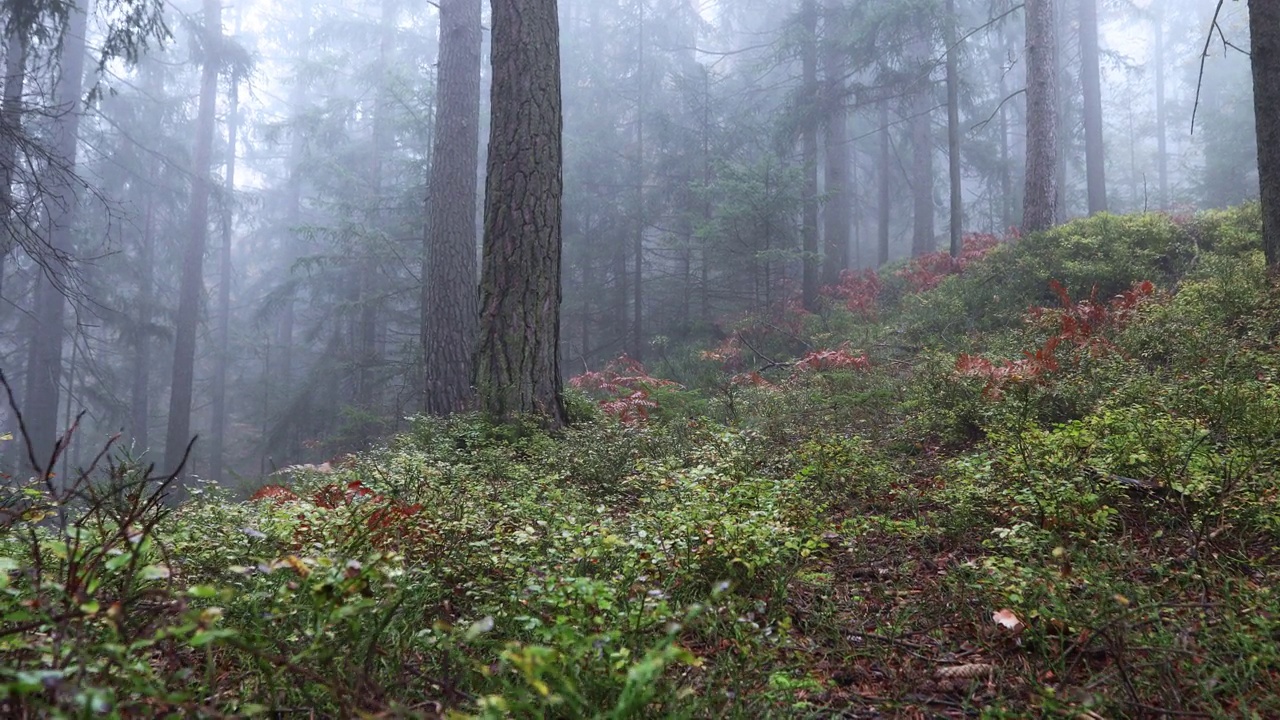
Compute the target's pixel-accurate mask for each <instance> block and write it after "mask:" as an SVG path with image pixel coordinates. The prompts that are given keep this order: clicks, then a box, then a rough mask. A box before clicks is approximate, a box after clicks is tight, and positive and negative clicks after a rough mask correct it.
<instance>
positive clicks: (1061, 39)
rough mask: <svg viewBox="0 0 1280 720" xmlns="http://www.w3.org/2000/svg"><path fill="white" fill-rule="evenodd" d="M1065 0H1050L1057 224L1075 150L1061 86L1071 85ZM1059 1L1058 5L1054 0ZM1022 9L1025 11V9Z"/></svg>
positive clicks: (1064, 207) (1063, 213)
mask: <svg viewBox="0 0 1280 720" xmlns="http://www.w3.org/2000/svg"><path fill="white" fill-rule="evenodd" d="M1065 1H1066V0H1050V2H1053V3H1055V6H1054V9H1055V13H1054V35H1053V67H1054V68H1056V69H1055V70H1054V81H1055V85H1054V98H1055V99H1054V103H1055V105H1054V107H1055V108H1056V110H1055V112H1057V114H1058V117H1057V124H1058V153H1057V164H1056V165H1055V166H1054V173H1055V175H1054V193H1055V195H1056V199H1055V200H1054V216H1053V217H1054V222H1055V223H1056V224H1058V225H1061V224H1062V223H1064V222H1066V221H1067V210H1068V198H1067V190H1068V186H1067V169H1068V168H1067V160H1068V159H1069V158H1070V157H1071V153H1072V152H1073V151H1074V150H1075V146H1074V143H1073V140H1074V137H1073V135H1072V130H1073V128H1074V125H1073V124H1072V117H1071V112H1072V109H1073V108H1072V107H1071V102H1070V100H1069V98H1068V97H1067V93H1066V92H1064V91H1063V88H1066V87H1070V86H1071V77H1070V76H1069V75H1068V74H1067V71H1066V63H1064V62H1063V61H1062V51H1063V48H1064V47H1066V38H1067V17H1066V15H1067V14H1066V13H1065V12H1061V11H1060V10H1059V8H1060V7H1063V6H1065ZM1059 2H1062V3H1063V5H1062V6H1059V5H1057V4H1056V3H1059ZM1024 12H1025V11H1024Z"/></svg>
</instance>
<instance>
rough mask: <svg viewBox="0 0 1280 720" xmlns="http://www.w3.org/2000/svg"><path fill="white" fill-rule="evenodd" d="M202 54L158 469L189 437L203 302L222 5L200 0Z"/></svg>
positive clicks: (172, 464)
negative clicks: (165, 423)
mask: <svg viewBox="0 0 1280 720" xmlns="http://www.w3.org/2000/svg"><path fill="white" fill-rule="evenodd" d="M204 35H205V47H206V48H212V52H209V54H208V55H207V56H206V57H205V61H204V68H203V70H202V72H201V75H200V105H199V109H198V110H197V111H196V112H197V114H196V138H195V152H194V154H193V162H192V166H191V198H190V204H189V205H188V213H187V244H186V247H185V248H184V250H183V256H182V281H181V284H180V286H179V290H178V314H177V328H176V329H175V331H174V342H173V383H172V385H171V386H170V391H169V392H170V394H169V428H168V432H167V433H166V434H165V446H164V447H165V452H164V466H163V467H164V468H165V469H167V470H169V471H175V470H177V469H178V464H179V463H180V462H181V461H182V457H183V453H184V451H185V450H186V447H187V444H188V443H189V442H191V400H192V397H191V395H192V390H193V387H194V385H195V363H196V330H197V329H198V326H199V324H200V308H201V305H203V300H204V294H205V288H204V250H205V244H206V242H207V240H208V235H209V186H210V185H211V184H212V183H211V181H210V177H209V164H210V156H211V155H212V153H213V130H214V125H215V122H216V120H217V118H216V117H215V115H216V111H217V104H218V66H219V62H218V55H219V54H220V49H219V46H220V45H221V43H222V4H221V2H220V0H204Z"/></svg>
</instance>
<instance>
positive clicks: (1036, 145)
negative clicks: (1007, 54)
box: [1022, 0, 1058, 233]
mask: <svg viewBox="0 0 1280 720" xmlns="http://www.w3.org/2000/svg"><path fill="white" fill-rule="evenodd" d="M1023 12H1024V13H1025V14H1026V29H1027V54H1026V57H1027V169H1026V191H1025V193H1024V195H1023V201H1022V229H1023V231H1024V232H1028V233H1031V232H1038V231H1040V230H1047V229H1048V228H1050V227H1052V226H1053V223H1054V220H1055V217H1056V213H1057V203H1058V194H1057V177H1056V175H1055V173H1056V171H1057V168H1056V166H1057V162H1058V108H1057V105H1058V103H1057V96H1058V93H1057V86H1058V83H1057V65H1056V63H1055V62H1054V58H1055V57H1056V54H1057V53H1056V52H1055V50H1054V45H1055V38H1056V35H1055V26H1056V23H1055V21H1054V10H1053V0H1027V3H1026V5H1025V8H1024V10H1023Z"/></svg>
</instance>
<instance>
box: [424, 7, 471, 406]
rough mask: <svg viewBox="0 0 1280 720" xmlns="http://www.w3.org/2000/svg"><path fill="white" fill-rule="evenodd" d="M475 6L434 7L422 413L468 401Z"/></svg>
mask: <svg viewBox="0 0 1280 720" xmlns="http://www.w3.org/2000/svg"><path fill="white" fill-rule="evenodd" d="M480 39H481V36H480V0H441V3H440V66H439V71H438V72H439V81H438V82H437V88H438V91H437V92H438V94H437V99H436V125H435V137H434V138H433V141H432V142H433V150H432V154H431V181H430V189H429V190H428V196H427V208H428V209H427V234H426V247H424V248H423V271H422V277H423V283H424V287H423V291H422V349H423V358H424V361H425V372H426V385H425V388H426V410H427V412H429V413H433V414H438V415H443V414H447V413H451V412H456V411H458V410H461V409H463V408H464V407H465V406H466V405H467V404H468V402H469V401H470V399H471V352H472V351H473V350H474V349H475V338H476V322H477V313H478V309H477V307H476V274H477V273H476V163H477V160H478V157H479V154H480Z"/></svg>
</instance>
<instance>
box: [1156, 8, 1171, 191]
mask: <svg viewBox="0 0 1280 720" xmlns="http://www.w3.org/2000/svg"><path fill="white" fill-rule="evenodd" d="M1153 9H1154V11H1155V14H1156V16H1155V29H1156V39H1155V58H1154V60H1155V66H1156V174H1157V175H1158V176H1159V178H1158V180H1157V182H1158V183H1159V186H1158V190H1159V193H1160V194H1159V196H1158V197H1157V198H1156V206H1157V207H1159V208H1160V209H1161V210H1164V209H1165V208H1167V207H1169V148H1168V144H1167V143H1168V132H1167V131H1166V130H1165V126H1166V123H1167V121H1166V119H1165V115H1166V113H1165V106H1164V63H1165V58H1164V3H1154V7H1153Z"/></svg>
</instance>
